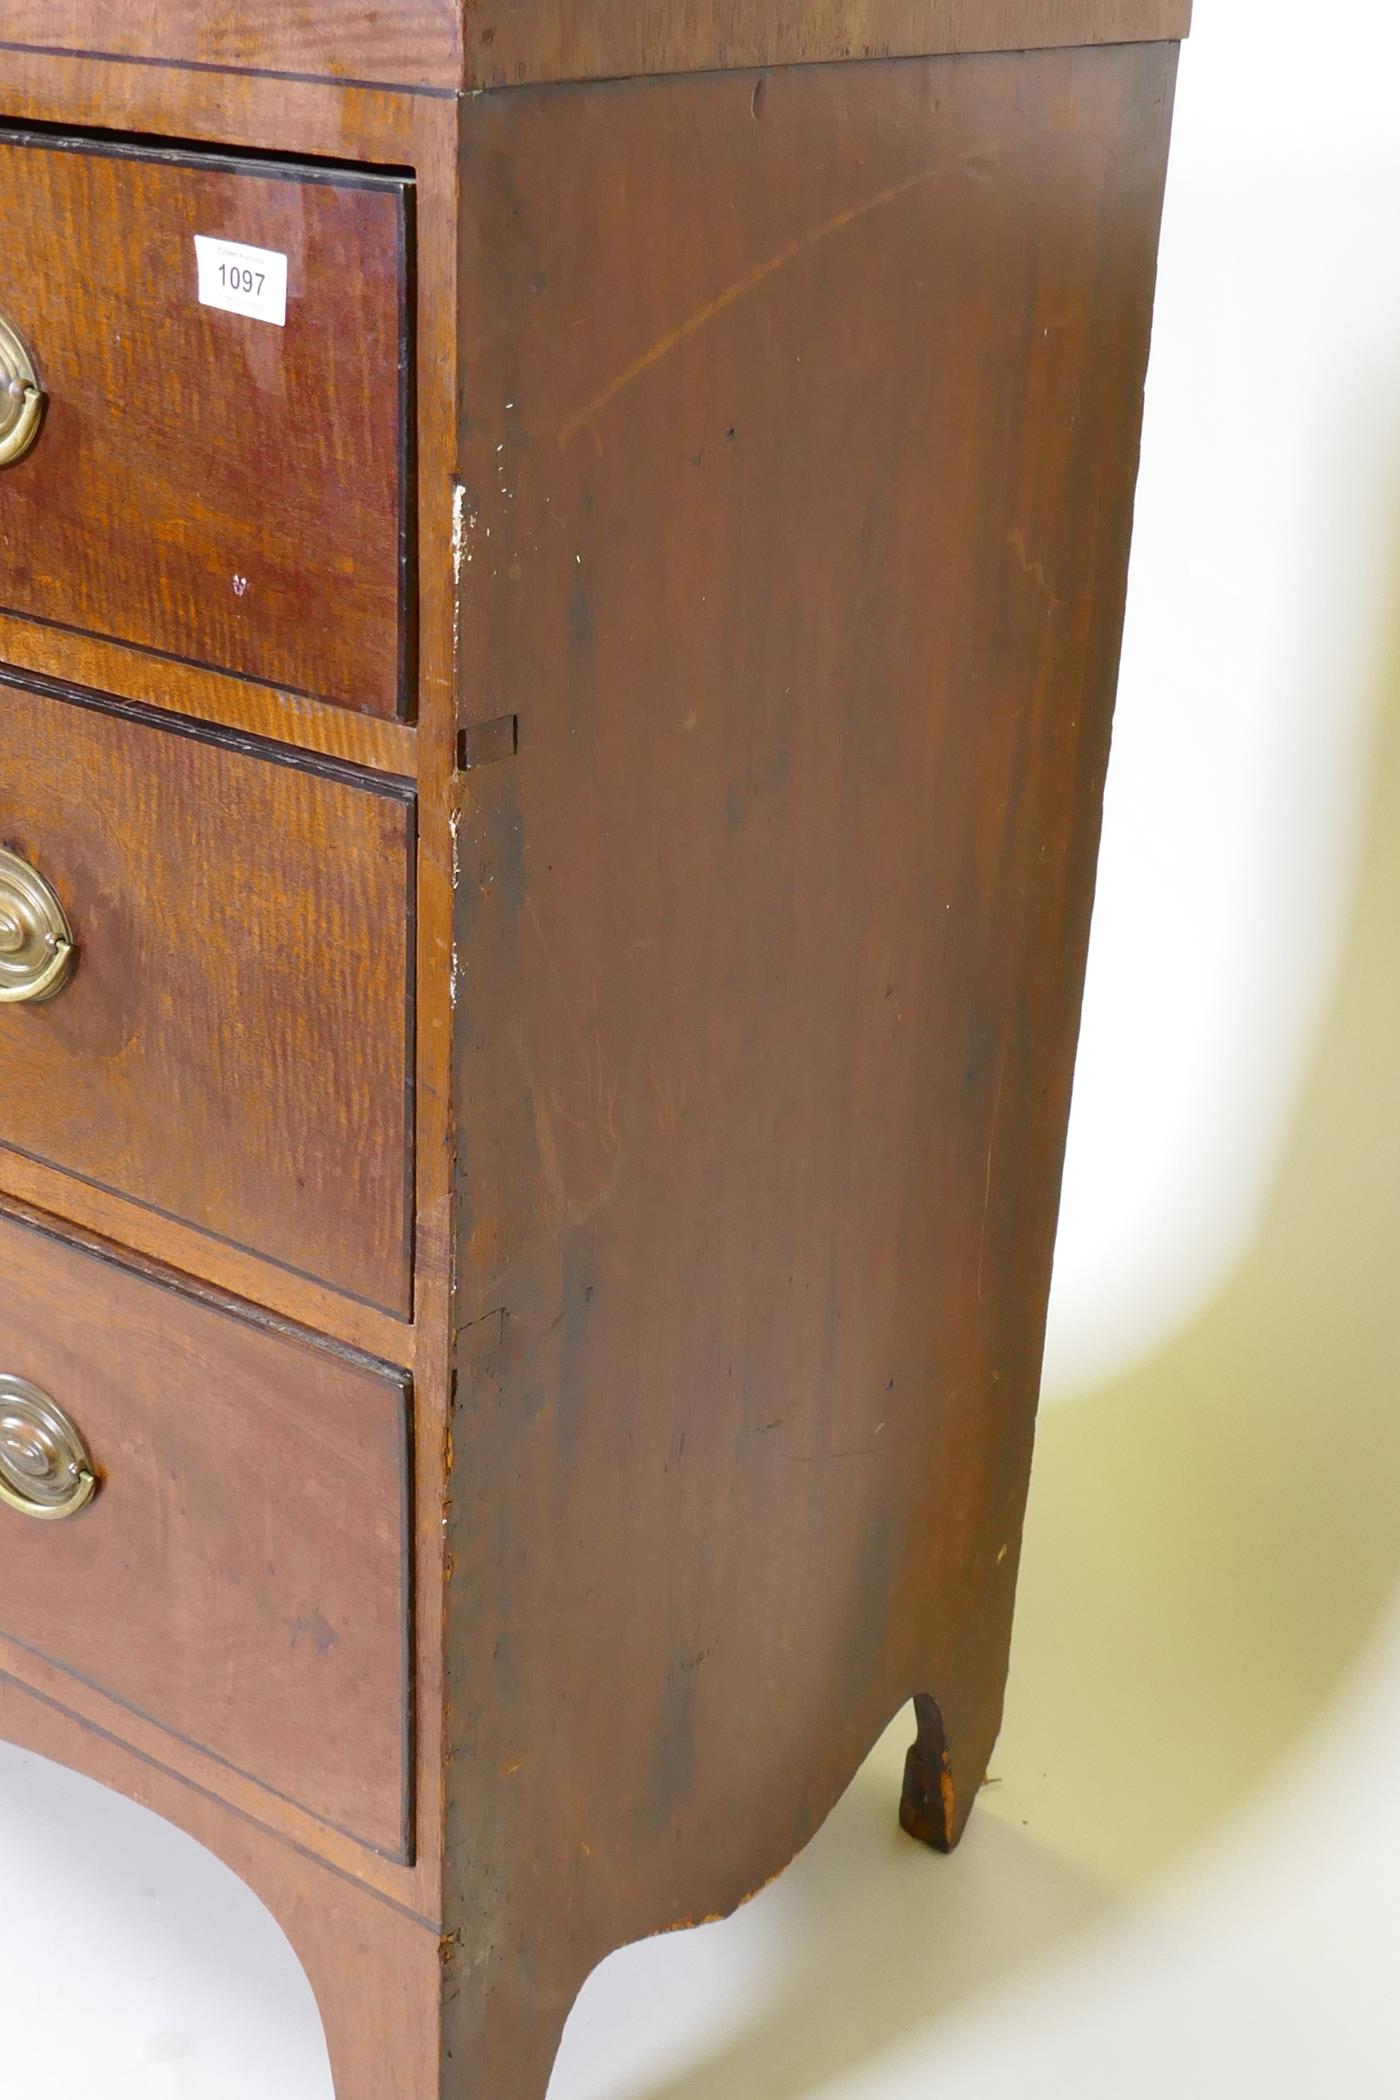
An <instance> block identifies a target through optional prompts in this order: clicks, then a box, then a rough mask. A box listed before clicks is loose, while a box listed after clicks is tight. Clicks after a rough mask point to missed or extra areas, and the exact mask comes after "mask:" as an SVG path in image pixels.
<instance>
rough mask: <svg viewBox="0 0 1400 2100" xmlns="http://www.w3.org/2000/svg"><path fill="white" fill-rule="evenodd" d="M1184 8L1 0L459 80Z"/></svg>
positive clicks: (847, 1)
mask: <svg viewBox="0 0 1400 2100" xmlns="http://www.w3.org/2000/svg"><path fill="white" fill-rule="evenodd" d="M1190 20H1191V0H803V4H801V5H788V6H785V7H774V6H772V5H771V4H764V0H699V4H697V5H691V6H687V7H683V8H682V7H677V6H675V5H673V4H670V0H591V4H587V5H584V4H581V0H480V4H473V5H470V6H467V5H464V4H463V0H390V4H381V5H374V6H371V5H367V4H366V0H320V4H319V5H317V6H315V7H309V6H305V5H303V6H297V7H288V6H286V5H285V4H283V0H183V4H182V5H180V6H179V7H171V6H169V5H165V6H162V5H159V4H157V0H123V4H122V5H121V7H120V8H114V7H111V6H103V5H101V4H100V0H7V6H6V10H5V16H4V22H3V30H2V31H0V36H3V40H4V41H6V42H9V43H12V44H14V45H34V46H38V47H40V48H42V49H52V50H67V51H75V52H96V53H107V54H111V55H113V56H116V57H124V58H137V59H147V60H159V61H160V62H161V63H163V64H167V65H189V66H221V67H230V68H233V69H236V70H246V69H253V70H257V71H263V72H283V73H293V74H303V75H313V76H322V77H326V78H331V79H339V80H350V81H354V80H359V81H368V82H384V83H390V84H398V85H402V86H404V87H408V88H413V89H427V90H437V91H438V92H441V93H449V92H451V91H452V90H454V89H457V88H461V87H469V88H476V87H496V86H501V85H505V84H508V83H512V82H521V81H539V80H569V79H591V78H598V77H605V76H616V75H620V74H643V73H672V72H704V71H709V70H712V69H715V68H719V67H732V66H755V65H786V64H796V63H801V62H806V61H813V60H828V59H844V58H889V57H897V56H901V55H903V56H909V55H915V54H921V53H922V54H931V53H938V52H954V51H1016V50H1023V49H1026V48H1034V47H1036V46H1046V45H1048V46H1053V45H1070V44H1110V43H1130V42H1136V41H1155V40H1157V39H1162V38H1173V37H1181V36H1184V35H1185V34H1186V32H1187V29H1188V28H1189V26H1190Z"/></svg>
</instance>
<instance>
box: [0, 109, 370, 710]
mask: <svg viewBox="0 0 1400 2100" xmlns="http://www.w3.org/2000/svg"><path fill="white" fill-rule="evenodd" d="M407 212H408V202H407V198H406V195H405V191H404V186H403V184H402V183H401V182H398V181H395V180H392V179H390V178H386V177H382V176H374V177H372V176H359V177H351V176H348V175H347V176H337V177H334V178H330V177H326V176H321V177H318V178H316V179H312V176H311V174H310V173H309V172H308V171H303V172H302V173H300V174H296V175H294V174H293V173H292V172H291V171H288V170H286V169H282V170H279V169H277V168H276V167H275V166H272V167H269V166H267V165H265V164H263V163H258V162H248V161H245V162H242V163H237V162H221V161H220V160H219V159H218V157H217V156H209V157H207V158H206V159H204V160H202V161H196V160H195V159H193V158H192V157H190V156H185V157H183V158H182V157H179V156H175V157H173V158H172V157H164V156H162V155H161V154H157V153H146V152H133V151H131V150H128V149H123V150H120V151H118V150H115V149H114V150H101V149H99V148H97V147H96V146H94V145H93V144H92V143H91V142H90V141H83V142H79V143H70V144H64V143H63V142H61V141H54V140H52V139H50V138H48V137H47V136H45V135H42V134H37V133H35V134H25V133H22V132H20V133H15V132H10V133H6V132H4V131H0V313H3V314H4V315H5V316H6V317H7V318H8V319H9V321H10V322H11V323H12V325H13V326H14V327H15V328H16V329H17V330H18V331H19V333H20V334H21V336H22V337H23V338H24V340H25V342H26V344H27V346H28V348H29V351H30V354H31V356H32V358H33V360H34V364H35V368H36V370H37V372H38V375H39V379H40V383H41V384H42V386H43V388H44V391H45V393H46V395H47V397H48V407H47V410H46V414H45V422H44V427H43V430H42V433H41V435H40V437H39V441H38V443H37V445H36V446H35V448H34V450H33V451H32V452H31V453H30V454H29V455H28V457H27V458H26V459H24V460H22V461H21V462H20V463H19V464H18V465H16V466H12V467H10V468H8V469H6V470H5V471H4V472H3V473H0V610H3V611H6V612H11V613H23V614H26V615H28V616H30V617H31V618H40V619H44V620H49V621H53V622H56V623H58V624H59V625H60V626H63V627H70V628H79V629H83V630H86V631H88V632H90V633H93V634H97V635H104V636H110V637H112V638H114V639H115V640H117V641H122V642H128V643H136V644H139V645H140V646H142V647H143V648H148V649H153V650H158V651H161V652H163V653H166V654H169V655H171V656H174V657H176V658H177V659H180V660H183V661H186V662H191V663H195V664H201V665H207V666H212V667H214V668H216V669H222V670H231V671H237V672H239V673H241V674H243V675H245V676H247V677H249V678H253V679H257V680H259V681H261V682H262V683H264V684H270V685H273V686H275V687H287V688H290V689H291V690H292V691H293V692H297V693H305V694H310V695H312V696H316V697H320V698H321V699H324V700H334V701H339V702H341V703H342V704H344V705H346V706H349V707H355V708H359V709H362V710H363V711H365V712H367V713H371V714H378V715H395V714H398V713H400V712H401V711H403V709H404V706H405V704H406V701H407V693H406V685H405V681H406V677H407V656H406V650H407V628H406V620H407V610H408V588H409V565H408V562H407V555H406V549H405V546H404V544H403V531H404V522H405V520H404V509H405V500H406V483H407V465H406V457H405V448H406V444H407V434H406V428H405V414H406V408H407V375H406V369H405V355H404V349H403V341H404V337H403V331H404V319H403V311H402V308H403V299H404V294H405V284H406V274H407V268H408V264H407V241H408V229H407ZM196 235H209V236H212V237H215V238H219V239H225V240H231V241H235V242H239V243H242V244H245V245H248V246H252V247H255V248H259V249H263V250H271V251H274V252H275V253H277V254H280V255H284V256H286V258H287V267H288V289H287V317H286V326H285V327H278V326H276V325H275V324H274V323H271V322H268V321H263V320H258V319H252V318H249V317H248V316H246V315H242V314H232V313H226V312H223V311H221V310H219V309H217V308H215V307H211V306H206V305H201V304H200V302H199V299H198V297H197V277H196V266H195V247H194V238H195V236H196Z"/></svg>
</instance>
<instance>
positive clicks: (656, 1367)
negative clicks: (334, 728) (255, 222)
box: [449, 47, 1175, 2082]
mask: <svg viewBox="0 0 1400 2100" xmlns="http://www.w3.org/2000/svg"><path fill="white" fill-rule="evenodd" d="M1174 64H1175V53H1174V51H1172V50H1170V49H1168V48H1166V47H1157V48H1152V49H1136V50H1134V49H1128V48H1120V49H1114V50H1110V51H1099V52H1087V51H1086V52H1077V53H1073V54H1058V53H1055V54H1036V55H1032V56H1030V57H1027V58H1018V59H1014V60H1013V59H1005V60H1002V59H995V58H985V59H980V58H979V59H965V60H964V59H959V60H930V61H926V62H925V61H909V62H903V63H896V64H888V65H885V64H871V65H866V66H858V67H847V68H831V69H827V68H800V69H793V70H791V71H787V72H777V73H773V74H770V75H769V76H768V77H767V78H766V79H763V78H761V77H759V76H755V75H737V74H736V75H729V76H721V75H714V76H709V77H706V78H703V79H695V80H688V81H684V82H677V83H656V84H645V85H643V84H632V85H624V86H616V87H589V88H570V89H560V90H554V91H548V90H546V91H529V90H524V91H520V92H518V93H514V94H511V95H502V96H491V95H487V96H485V97H483V98H481V99H480V100H479V101H478V102H476V103H474V104H473V105H472V106H471V107H470V109H469V110H468V111H467V112H466V114H465V117H464V134H465V161H464V182H463V194H464V199H465V203H464V282H465V304H464V316H465V318H464V327H465V331H466V334H465V343H464V374H465V394H464V413H463V433H464V438H463V473H464V476H465V481H466V527H467V529H466V535H465V547H464V560H463V572H462V573H463V608H462V623H461V628H462V635H463V644H464V651H465V659H464V665H463V685H462V707H463V712H464V714H465V716H466V717H467V719H468V720H472V719H483V718H487V717H491V716H496V715H499V714H500V713H502V712H503V711H508V712H512V713H515V714H517V715H518V718H519V751H518V756H516V757H514V758H508V757H507V758H502V759H501V760H500V761H499V762H497V763H495V764H493V765H490V766H487V767H483V768H482V769H480V770H479V771H474V772H471V773H469V774H468V776H467V783H466V809H465V815H464V820H463V828H462V837H461V890H460V898H459V924H458V943H459V950H460V966H461V995H460V1004H459V1028H460V1044H459V1048H460V1060H461V1070H460V1084H459V1095H458V1110H459V1117H460V1123H461V1147H460V1160H459V1170H460V1176H461V1201H462V1206H463V1225H462V1236H461V1246H460V1256H459V1274H460V1278H461V1287H462V1289H463V1291H464V1293H465V1294H466V1303H465V1304H464V1306H463V1315H462V1317H463V1326H462V1337H463V1339H462V1348H461V1356H460V1386H459V1395H458V1418H457V1424H456V1431H455V1438H454V1452H455V1460H456V1467H457V1471H456V1476H455V1484H454V1491H453V1504H452V1550H453V1568H454V1596H455V1600H456V1601H455V1605H454V1610H453V1642H454V1668H455V1674H454V1678H453V1684H452V1693H451V1700H452V1703H451V1709H450V1716H449V1721H450V1726H451V1728H452V1730H453V1733H454V1737H455V1740H456V1742H457V1744H458V1748H459V1755H458V1756H457V1758H456V1760H455V1762H454V1765H453V1783H452V1792H451V1795H450V1801H449V1818H450V1828H449V1841H450V1854H451V1872H452V1881H451V1888H452V1891H453V1900H454V1901H455V1903H456V1904H457V1906H458V1914H457V1915H456V1916H454V1918H453V1923H454V1924H458V1925H460V1928H461V1931H462V1947H463V1966H462V1970H461V1973H460V1975H459V1976H458V1977H457V1978H456V1984H455V1987H456V1990H457V1993H458V2001H457V2009H456V2012H455V2014H454V2017H455V2019H456V2020H457V2022H458V2027H459V2031H460V2033H461V2035H462V2042H461V2046H462V2047H463V2049H470V2048H473V2047H476V2046H477V2045H478V2043H479V2044H480V2046H481V2047H482V2048H483V2049H485V2050H486V2051H488V2053H489V2050H490V2048H491V2047H492V2046H493V2043H492V2041H491V2039H490V2037H491V2035H492V2034H494V2033H495V2032H497V2031H498V2030H499V2029H500V2027H501V2026H503V2025H505V2026H508V2025H510V2019H509V2017H508V2015H507V2014H505V2013H503V2012H502V2010H501V2008H502V2006H503V2005H506V2004H514V2003H515V1999H516V1996H517V1994H518V1991H519V1989H520V1984H519V1981H518V1978H519V1976H520V1975H524V1974H528V1975H529V1977H530V1979H531V1985H530V1987H531V1989H532V1990H534V1991H536V1992H537V1993H543V1994H547V1993H549V1992H555V1991H557V1992H558V1994H559V1996H560V1997H561V1998H562V1999H565V2000H566V1999H567V1996H568V1993H569V1992H570V1991H571V1989H572V1988H573V1987H574V1986H575V1985H576V1984H577V1983H578V1981H579V1980H580V1979H581V1977H582V1975H583V1973H584V1972H585V1971H586V1970H587V1968H588V1967H589V1966H590V1965H591V1964H592V1963H593V1962H594V1961H596V1960H597V1959H598V1958H599V1957H600V1956H601V1955H602V1954H603V1953H605V1952H606V1951H607V1950H608V1948H609V1947H610V1946H611V1945H613V1944H615V1943H617V1942H619V1941H622V1940H625V1939H628V1938H631V1937H635V1936H637V1935H639V1934H641V1933H644V1932H646V1931H650V1930H653V1929H656V1928H658V1927H659V1926H661V1925H663V1924H669V1923H675V1922H678V1921H682V1920H685V1919H688V1918H692V1917H695V1916H698V1915H702V1914H705V1913H708V1912H711V1911H716V1910H722V1909H726V1908H729V1907H731V1906H732V1905H733V1904H734V1903H736V1902H737V1901H738V1900H739V1898H740V1897H741V1896H742V1895H743V1894H744V1893H746V1892H747V1891H749V1890H750V1889H752V1888H753V1887H754V1886H755V1885H756V1884H758V1883H759V1882H761V1881H762V1880H763V1879H764V1878H765V1876H767V1875H768V1874H771V1873H772V1872H774V1871H775V1870H776V1869H777V1868H778V1867H779V1866H781V1865H782V1864H784V1863H785V1862H786V1860H787V1859H788V1858H790V1857H791V1855H792V1853H793V1852H794V1851H795V1850H796V1849H797V1848H798V1846H799V1845H800V1844H801V1843H802V1842H804V1841H805V1839H806V1838H807V1837H808V1836H809V1835H810V1834H811V1832H812V1830H813V1829H814V1827H815V1826H816V1824H817V1823H818V1822H819V1821H820V1819H821V1817H822V1816H823V1815H824V1814H825V1813H826V1812H827V1810H828V1809H829V1808H830V1806H831V1804H832V1802H833V1800H834V1799H835V1797H836V1795H837V1793H838V1792H839V1791H840V1789H841V1787H842V1786H843V1785H844V1784H845V1782H846V1781H847V1779H848V1778H849V1777H850V1775H851V1774H852V1773H853V1771H854V1770H855V1768H856V1765H857V1763H858V1762H859V1760H860V1758H861V1756H862V1755H863V1754H864V1752H865V1750H866V1749H867V1747H868V1746H869V1744H870V1743H871V1741H872V1740H873V1739H874V1737H875V1736H876V1735H877V1734H878V1732H879V1730H880V1728H881V1727H882V1726H883V1724H884V1723H885V1722H887V1721H888V1719H889V1717H890V1715H891V1714H892V1713H893V1712H894V1710H895V1709H896V1708H897V1706H898V1705H899V1703H900V1702H901V1701H902V1700H904V1699H905V1698H907V1697H909V1696H910V1695H912V1694H914V1693H916V1692H920V1691H931V1692H934V1693H936V1694H937V1695H938V1696H939V1698H940V1700H941V1701H942V1703H943V1709H944V1720H945V1723H946V1726H947V1729H948V1735H949V1741H950V1744H951V1756H952V1759H953V1773H954V1775H955V1777H956V1781H957V1788H958V1804H957V1809H956V1816H957V1818H958V1819H960V1818H961V1815H962V1814H963V1813H964V1812H965V1805H966V1800H967V1799H968V1798H970V1791H971V1790H973V1789H975V1787H976V1785H977V1783H978V1781H979V1779H980V1777H981V1769H979V1767H982V1768H984V1760H985V1756H986V1754H987V1752H988V1750H989V1748H990V1744H991V1740H992V1737H993V1735H994V1733H995V1728H996V1723H997V1717H998V1714H999V1711H1000V1699H1001V1688H1002V1678H1003V1674H1004V1665H1005V1657H1006V1648H1007V1640H1008V1632H1009V1623H1010V1608H1011V1597H1012V1590H1013V1585H1014V1579H1015V1571H1016V1563H1017V1551H1018V1542H1019V1535H1020V1525H1021V1514H1022V1505H1023V1498H1024V1495H1025V1490H1026V1482H1027V1472H1028V1466H1029V1458H1030V1447H1031V1435H1032V1418H1033V1413H1034V1406H1035V1399H1036V1391H1037V1383H1038V1377H1039V1367H1040V1353H1041V1345H1042V1336H1043V1322H1044V1314H1045V1306H1046V1299H1047V1292H1048V1285H1049V1275H1050V1260H1051V1249H1052V1241H1053V1234H1054V1223H1055V1213H1056V1204H1057V1198H1058V1182H1059V1175H1060V1168H1061V1159H1062V1150H1063V1144H1064V1136H1065V1124H1066V1116H1067V1109H1068V1099H1069V1087H1070V1076H1071V1068H1072V1060H1073V1050H1074V1042H1075V1034H1076V1028H1077V1021H1078V1011H1079V1002H1080V996H1081V986H1082V971H1083V962H1084V952H1085V944H1086V939H1087V929H1088V920H1089V908H1090V898H1091V891H1092V882H1093V867H1094V857H1095V850H1096V846H1097V837H1098V826H1099V811H1100V802H1101V792H1102V784H1103V776H1104V767H1105V762H1106V758H1107V749H1108V727H1109V718H1110V711H1111V704H1112V698H1113V690H1114V681H1115V673H1116V661H1117V651H1118V643H1119V636H1120V626H1121V616H1122V606H1123V595H1124V585H1125V574H1126V561H1127V550H1128V537H1129V523H1130V514H1131V503H1132V491H1133V482H1134V475H1135V470H1136V455H1137V444H1138V433H1139V424H1140V414H1141V400H1142V386H1143V375H1144V366H1145V360H1146V353H1147V343H1148V332H1149V320H1150V308H1151V295H1152V286H1153V278H1154V265H1155V247H1156V236H1157V225H1158V216H1159V211H1160V204H1161V193H1162V183H1163V175H1164V167H1165V156H1166V142H1167V132H1168V123H1169V109H1170V100H1171V87H1172V81H1173V77H1174ZM951 1783H952V1781H951V1780H950V1785H951ZM545 1914H548V1915H550V1916H551V1917H552V1918H553V1919H554V1924H553V1926H552V1928H551V1935H550V1938H549V1941H548V1946H547V1948H546V1949H545V1950H544V1951H543V1952H541V1953H540V1957H539V1966H538V1967H532V1966H531V1960H532V1957H531V1958H527V1956H526V1955H525V1954H524V1953H523V1952H522V1950H523V1949H525V1948H527V1947H529V1946H530V1945H531V1944H532V1936H533V1933H534V1929H535V1928H534V1926H533V1924H532V1920H533V1919H535V1918H537V1917H540V1916H543V1915H545ZM561 1919H562V1922H561ZM483 1950H502V1952H501V1958H500V1960H499V1962H498V1963H496V1964H495V1965H493V1962H492V1958H491V1955H490V1954H489V1952H483ZM546 1968H547V1970H548V1974H547V1975H545V1974H544V1973H543V1971H544V1970H545V1969H546ZM492 2006H494V2010H490V2009H488V2008H490V2007H492ZM516 2009H517V2011H518V2013H519V2019H518V2021H517V2022H516V2024H517V2025H518V2026H523V2025H524V2024H525V2023H526V2013H527V2008H526V2006H525V2004H524V2001H523V2000H522V2001H520V2003H519V2005H518V2006H517V2008H516ZM483 2075H485V2074H484V2073H483ZM488 2082H489V2081H488Z"/></svg>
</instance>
